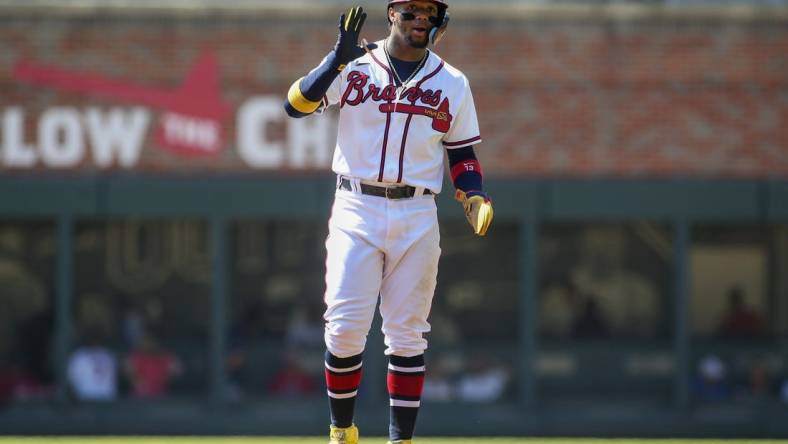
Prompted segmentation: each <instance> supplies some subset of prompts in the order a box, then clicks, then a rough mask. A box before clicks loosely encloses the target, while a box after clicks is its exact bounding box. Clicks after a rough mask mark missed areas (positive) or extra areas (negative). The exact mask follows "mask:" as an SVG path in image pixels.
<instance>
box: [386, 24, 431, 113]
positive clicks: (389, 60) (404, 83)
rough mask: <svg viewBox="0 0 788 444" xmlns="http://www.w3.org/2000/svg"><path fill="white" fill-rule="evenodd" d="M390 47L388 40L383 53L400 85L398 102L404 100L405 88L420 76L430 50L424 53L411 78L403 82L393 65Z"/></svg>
mask: <svg viewBox="0 0 788 444" xmlns="http://www.w3.org/2000/svg"><path fill="white" fill-rule="evenodd" d="M388 46H389V40H388V39H386V40H385V41H384V42H383V53H384V54H386V62H388V64H389V69H391V72H392V73H394V78H395V79H396V80H397V82H398V83H399V85H400V86H399V87H397V101H399V100H401V99H402V93H404V92H405V86H406V85H407V84H408V83H410V81H411V80H413V78H414V77H416V74H418V73H419V71H420V70H421V68H422V67H423V66H424V62H426V61H427V56H428V55H429V50H427V51H425V52H424V57H422V58H421V61H419V64H418V65H417V66H416V69H414V70H413V72H412V73H411V74H410V77H408V78H407V79H405V81H404V82H403V81H402V79H400V78H399V74H397V70H396V69H395V68H394V64H393V63H391V56H389V48H388ZM395 106H396V105H395Z"/></svg>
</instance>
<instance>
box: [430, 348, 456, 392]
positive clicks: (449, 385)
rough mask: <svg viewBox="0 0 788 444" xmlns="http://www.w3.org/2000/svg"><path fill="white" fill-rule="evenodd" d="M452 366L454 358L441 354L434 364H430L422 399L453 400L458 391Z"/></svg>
mask: <svg viewBox="0 0 788 444" xmlns="http://www.w3.org/2000/svg"><path fill="white" fill-rule="evenodd" d="M452 368H453V364H452V359H451V357H446V356H440V357H439V358H438V359H437V360H435V363H434V364H430V365H428V366H427V374H426V377H425V378H424V390H423V391H422V394H421V399H423V400H425V401H434V402H448V401H452V400H453V399H454V398H455V391H456V388H455V384H454V380H453V378H452V374H453V371H452Z"/></svg>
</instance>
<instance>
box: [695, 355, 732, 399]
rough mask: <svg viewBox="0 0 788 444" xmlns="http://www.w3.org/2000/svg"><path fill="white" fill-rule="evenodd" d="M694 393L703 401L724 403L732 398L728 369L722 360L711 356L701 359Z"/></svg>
mask: <svg viewBox="0 0 788 444" xmlns="http://www.w3.org/2000/svg"><path fill="white" fill-rule="evenodd" d="M693 391H694V393H695V395H696V396H697V397H698V399H700V400H703V401H723V400H726V399H729V398H730V397H731V394H732V391H731V387H730V384H729V382H728V375H727V368H726V366H725V363H724V362H722V360H721V359H720V358H718V357H717V356H714V355H709V356H706V357H704V358H703V359H701V361H700V362H699V363H698V373H697V375H696V377H695V380H694V381H693Z"/></svg>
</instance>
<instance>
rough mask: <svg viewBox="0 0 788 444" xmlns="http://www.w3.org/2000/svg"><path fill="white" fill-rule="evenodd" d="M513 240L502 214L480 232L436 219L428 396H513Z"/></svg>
mask: <svg viewBox="0 0 788 444" xmlns="http://www.w3.org/2000/svg"><path fill="white" fill-rule="evenodd" d="M519 244H520V238H519V228H518V226H517V225H516V224H512V223H506V222H503V221H501V223H498V224H497V225H495V226H494V227H493V229H491V230H490V231H489V232H488V234H487V236H485V237H484V238H480V237H478V236H476V235H474V234H473V233H472V232H471V229H470V227H469V226H468V224H467V223H466V222H464V221H447V222H443V223H441V250H442V253H441V259H440V264H439V269H438V286H437V289H436V291H435V296H434V299H433V304H432V310H431V312H430V318H429V321H430V325H431V328H432V330H431V331H430V333H428V334H427V340H428V341H429V349H428V350H427V354H426V362H427V377H426V380H425V395H424V401H425V402H426V403H433V402H434V403H440V402H466V403H474V404H487V403H500V402H514V401H516V398H517V394H518V393H519V391H518V390H517V389H516V379H517V378H516V372H517V366H516V359H517V356H518V355H519V353H518V348H519V344H520V343H519V316H520V301H521V295H520V283H519V267H520V263H519V250H518V246H519Z"/></svg>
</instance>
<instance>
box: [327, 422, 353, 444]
mask: <svg viewBox="0 0 788 444" xmlns="http://www.w3.org/2000/svg"><path fill="white" fill-rule="evenodd" d="M328 444H358V427H356V425H355V424H353V425H352V426H350V427H347V428H342V427H334V426H333V425H332V426H331V431H330V432H329V434H328Z"/></svg>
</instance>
